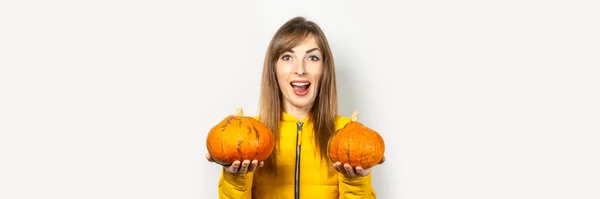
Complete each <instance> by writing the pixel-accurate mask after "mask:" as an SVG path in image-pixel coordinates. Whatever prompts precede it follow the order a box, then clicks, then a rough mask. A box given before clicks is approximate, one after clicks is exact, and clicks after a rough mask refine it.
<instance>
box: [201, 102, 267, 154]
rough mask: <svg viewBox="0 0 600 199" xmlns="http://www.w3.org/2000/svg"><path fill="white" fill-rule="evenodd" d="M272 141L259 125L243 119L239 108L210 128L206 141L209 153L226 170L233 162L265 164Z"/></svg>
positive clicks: (250, 119)
mask: <svg viewBox="0 0 600 199" xmlns="http://www.w3.org/2000/svg"><path fill="white" fill-rule="evenodd" d="M274 146H275V137H274V136H273V133H272V132H271V130H270V129H269V128H268V127H267V126H266V125H265V124H263V123H261V122H260V121H258V120H256V119H254V118H252V117H247V116H244V113H243V110H242V108H238V109H237V113H236V115H229V116H227V117H225V118H224V119H223V120H222V121H221V122H219V123H218V124H217V125H215V126H214V127H212V128H211V130H210V131H209V132H208V135H207V137H206V147H207V149H208V153H209V154H210V156H211V157H212V158H213V159H214V160H215V162H216V163H218V164H221V165H224V166H228V165H231V164H232V163H233V162H234V161H236V160H239V161H244V160H251V161H252V160H258V161H264V160H266V159H267V158H268V157H269V156H270V155H271V153H272V152H273V149H274Z"/></svg>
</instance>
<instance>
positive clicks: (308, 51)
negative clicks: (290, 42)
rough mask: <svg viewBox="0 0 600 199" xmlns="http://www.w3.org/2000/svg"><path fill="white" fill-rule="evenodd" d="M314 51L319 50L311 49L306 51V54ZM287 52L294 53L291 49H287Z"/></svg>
mask: <svg viewBox="0 0 600 199" xmlns="http://www.w3.org/2000/svg"><path fill="white" fill-rule="evenodd" d="M315 50H319V48H313V49H310V50H307V51H306V53H311V52H312V51H315ZM288 52H291V53H294V51H293V50H292V49H289V50H288Z"/></svg>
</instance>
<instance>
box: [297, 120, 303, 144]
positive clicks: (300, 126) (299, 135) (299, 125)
mask: <svg viewBox="0 0 600 199" xmlns="http://www.w3.org/2000/svg"><path fill="white" fill-rule="evenodd" d="M297 140H298V146H301V145H302V122H298V139H297Z"/></svg>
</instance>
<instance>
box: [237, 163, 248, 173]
mask: <svg viewBox="0 0 600 199" xmlns="http://www.w3.org/2000/svg"><path fill="white" fill-rule="evenodd" d="M249 165H250V160H244V162H243V163H242V166H241V167H240V170H239V171H238V174H244V173H246V172H248V166H249Z"/></svg>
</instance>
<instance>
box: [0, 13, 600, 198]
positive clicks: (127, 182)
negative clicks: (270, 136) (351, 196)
mask: <svg viewBox="0 0 600 199" xmlns="http://www.w3.org/2000/svg"><path fill="white" fill-rule="evenodd" d="M364 2H366V1H364ZM597 10H598V6H597V4H593V1H553V2H546V1H497V2H489V1H394V2H393V3H392V1H390V2H386V3H382V2H378V3H372V2H370V3H347V2H332V1H326V2H325V1H285V2H280V1H278V2H256V1H244V2H236V3H232V2H226V1H224V2H220V3H198V2H196V1H150V2H148V1H98V2H81V1H53V2H46V1H38V2H25V1H19V2H16V1H13V2H2V3H0V133H1V134H0V136H1V137H0V160H1V162H2V163H1V164H0V165H1V166H0V167H1V169H0V186H1V187H2V191H0V198H11V199H16V198H54V197H60V198H216V193H217V192H216V188H217V186H216V183H217V180H218V178H219V172H220V170H219V166H217V165H215V164H210V163H208V162H206V161H205V160H204V158H203V156H204V154H205V153H206V148H205V146H204V142H205V136H206V133H207V132H208V130H209V129H210V127H212V125H214V124H216V123H217V122H218V121H220V120H221V119H222V118H223V117H225V116H226V115H228V114H233V113H234V111H235V108H236V107H237V106H242V107H243V108H244V109H245V113H246V114H249V115H250V114H256V112H257V105H258V94H259V89H260V88H259V81H260V74H261V67H262V61H263V57H264V53H265V50H266V47H267V45H268V41H269V39H270V38H271V36H272V35H273V34H274V32H275V31H276V29H277V28H278V27H279V26H280V25H282V24H283V23H284V22H285V21H286V20H288V19H289V18H291V17H294V16H297V15H302V16H305V17H307V18H308V19H310V20H314V21H316V22H317V23H318V24H320V25H321V26H322V28H323V29H324V31H325V33H326V34H327V36H328V38H329V41H330V43H331V47H332V48H333V53H334V56H335V58H336V60H335V61H336V63H337V74H338V79H339V92H340V93H339V94H340V95H341V99H340V105H341V107H340V108H341V114H343V115H346V116H349V115H350V113H351V111H352V110H353V109H359V110H360V113H361V121H362V122H363V123H364V124H366V125H368V126H370V127H372V128H373V129H375V130H378V131H379V132H380V133H381V134H382V135H383V136H384V138H385V140H386V144H387V145H386V147H387V148H386V157H387V161H386V163H385V164H383V165H380V166H377V167H376V168H375V169H374V171H373V172H374V178H373V179H374V186H375V187H376V191H377V193H378V196H380V198H399V199H421V198H423V199H424V198H428V199H429V198H430V199H434V198H473V199H475V198H477V199H479V198H599V197H600V192H598V187H600V181H599V180H598V179H600V170H598V168H600V160H599V159H598V157H599V155H600V145H598V143H599V142H600V139H599V137H598V133H599V130H600V125H599V122H598V121H599V119H600V114H599V113H600V105H599V103H598V102H599V101H600V95H599V89H600V80H599V78H598V77H599V75H600V73H599V72H598V67H599V66H600V65H599V64H600V61H599V59H598V58H599V57H598V56H599V54H600V48H598V46H600V40H599V37H598V35H600V31H599V29H598V24H599V22H600V16H599V14H598V12H597Z"/></svg>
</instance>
